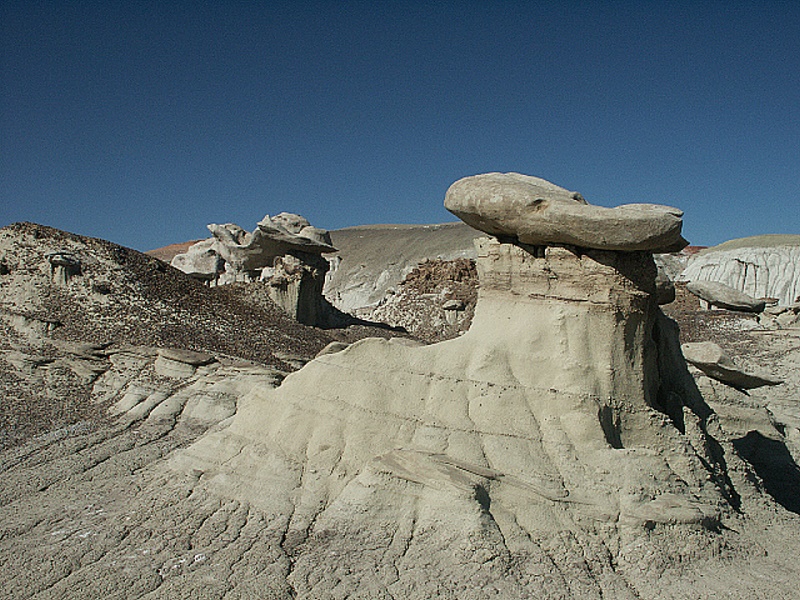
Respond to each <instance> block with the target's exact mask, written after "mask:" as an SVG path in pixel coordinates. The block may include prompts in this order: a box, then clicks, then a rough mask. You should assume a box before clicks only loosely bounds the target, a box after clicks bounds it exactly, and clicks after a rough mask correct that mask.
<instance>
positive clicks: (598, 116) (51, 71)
mask: <svg viewBox="0 0 800 600" xmlns="http://www.w3.org/2000/svg"><path fill="white" fill-rule="evenodd" d="M486 171H519V172H522V173H526V174H530V175H537V176H540V177H544V178H545V179H549V180H550V181H553V182H554V183H557V184H559V185H562V186H564V187H567V188H569V189H573V190H577V191H579V192H581V193H582V194H583V195H584V196H585V197H586V198H587V200H589V202H591V203H594V204H600V205H605V206H614V205H616V204H621V203H628V202H655V203H663V204H670V205H673V206H677V207H679V208H682V209H683V210H684V211H685V212H686V216H685V225H684V232H685V235H686V237H687V238H688V239H689V240H690V241H691V242H692V243H695V244H703V245H711V244H716V243H719V242H722V241H724V240H727V239H731V238H735V237H742V236H746V235H755V234H762V233H800V1H797V0H795V1H787V2H767V1H761V2H756V1H754V2H735V1H734V2H727V1H726V2H700V1H691V2H669V1H664V2H648V1H643V0H642V1H638V2H599V1H598V2H567V1H561V2H552V3H551V2H488V1H483V2H446V1H445V2H388V1H373V2H347V1H340V2H334V1H331V2H287V3H280V2H274V1H270V2H223V1H219V2H177V1H174V2H173V1H159V2H148V1H130V0H129V1H125V2H116V1H113V0H105V1H99V2H67V1H66V0H64V1H53V2H34V1H30V0H28V1H19V2H16V1H10V0H0V225H5V224H8V223H11V222H13V221H21V220H25V221H34V222H38V223H43V224H46V225H51V226H54V227H58V228H60V229H66V230H68V231H73V232H76V233H81V234H85V235H92V236H96V237H101V238H105V239H109V240H111V241H114V242H117V243H120V244H123V245H126V246H131V247H133V248H136V249H139V250H147V249H151V248H155V247H159V246H163V245H166V244H168V243H172V242H177V241H183V240H188V239H196V238H201V237H206V236H207V235H208V233H207V230H206V229H205V225H206V223H209V222H234V223H238V224H239V225H241V226H243V227H245V228H247V229H251V228H253V227H254V226H255V223H256V222H257V221H258V220H259V219H261V218H262V217H263V216H264V215H265V214H267V213H269V214H275V213H277V212H280V211H284V210H285V211H290V212H296V213H300V214H302V215H305V216H306V217H307V218H309V220H311V222H312V223H313V224H314V225H317V226H319V227H324V228H328V229H337V228H341V227H346V226H350V225H359V224H367V223H436V222H443V221H450V220H453V217H452V216H451V215H450V214H449V213H447V212H446V211H445V210H444V208H443V207H442V202H443V199H444V193H445V191H446V189H447V187H448V186H449V185H450V184H451V183H452V182H453V181H455V180H456V179H459V178H461V177H464V176H466V175H472V174H475V173H481V172H486Z"/></svg>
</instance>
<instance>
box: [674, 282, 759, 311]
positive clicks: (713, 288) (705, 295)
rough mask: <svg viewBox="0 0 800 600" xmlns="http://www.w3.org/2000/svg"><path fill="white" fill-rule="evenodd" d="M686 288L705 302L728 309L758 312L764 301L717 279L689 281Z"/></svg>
mask: <svg viewBox="0 0 800 600" xmlns="http://www.w3.org/2000/svg"><path fill="white" fill-rule="evenodd" d="M686 289H687V290H689V291H690V292H691V293H693V294H694V295H695V296H697V297H698V298H700V299H701V300H704V301H705V302H706V303H707V304H709V305H712V306H717V307H719V308H727V309H728V310H740V311H744V312H753V313H759V312H761V311H762V310H764V307H765V306H766V302H765V301H764V300H759V299H756V298H753V297H752V296H750V295H749V294H745V293H744V292H740V291H739V290H737V289H734V288H732V287H731V286H729V285H725V284H724V283H719V282H717V281H690V282H689V283H687V284H686Z"/></svg>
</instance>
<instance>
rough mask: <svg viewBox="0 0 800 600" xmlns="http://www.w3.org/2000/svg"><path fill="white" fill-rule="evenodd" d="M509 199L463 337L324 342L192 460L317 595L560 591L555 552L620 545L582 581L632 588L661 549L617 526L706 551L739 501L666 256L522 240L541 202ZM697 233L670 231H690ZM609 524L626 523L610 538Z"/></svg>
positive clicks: (256, 395) (179, 461) (488, 243)
mask: <svg viewBox="0 0 800 600" xmlns="http://www.w3.org/2000/svg"><path fill="white" fill-rule="evenodd" d="M519 177H520V176H515V177H512V178H510V189H511V191H512V192H513V194H512V199H511V200H510V201H509V202H510V206H511V207H516V206H517V204H518V199H519V198H521V197H520V196H519V186H518V185H517V183H518V181H519ZM548 185H552V184H548ZM456 186H458V184H456ZM552 187H554V186H552ZM498 189H499V190H500V191H501V192H502V191H503V188H502V186H499V187H498ZM537 198H538V192H537V193H536V195H535V196H534V197H533V198H531V200H536V199H537ZM521 204H524V202H521ZM478 206H479V207H480V205H478ZM531 206H533V208H531V209H530V210H536V209H535V206H537V205H536V204H535V203H533V204H532V205H531ZM648 211H652V214H653V215H655V217H654V218H655V221H656V222H663V221H665V220H666V221H669V220H670V219H671V218H672V217H675V218H677V216H676V212H675V211H673V210H672V209H661V208H658V207H653V208H652V209H644V208H636V209H634V212H636V215H635V216H636V217H637V219H639V222H640V223H646V222H648V221H649V219H650V217H648V216H647V213H648ZM491 212H492V225H491V227H492V228H495V227H498V226H499V227H501V228H502V230H503V231H502V234H501V238H502V239H501V240H496V239H484V240H483V241H480V242H479V243H478V247H477V255H478V263H477V266H478V272H479V277H480V282H481V284H480V288H479V300H478V306H477V309H476V314H475V319H474V321H473V323H472V327H471V329H470V330H469V331H468V332H467V333H466V334H465V335H463V336H461V337H459V338H456V339H453V340H450V341H446V342H442V343H439V344H434V345H430V346H423V347H409V346H406V345H400V344H396V343H391V342H387V341H385V340H378V339H367V340H362V341H360V342H357V343H355V344H353V345H351V346H349V347H348V348H346V349H344V350H342V351H339V352H335V353H326V354H323V355H321V356H319V357H318V358H316V359H315V360H313V361H311V362H310V363H309V364H308V365H306V366H305V367H304V368H303V369H302V370H300V371H298V372H296V373H294V374H292V375H290V376H289V377H287V378H286V380H285V381H284V383H283V384H282V385H281V386H280V387H279V388H277V389H274V390H269V389H264V390H254V391H253V392H252V393H251V394H250V395H249V397H248V398H246V399H245V400H244V401H242V403H241V404H240V410H239V412H238V413H237V415H236V416H235V417H234V418H233V419H232V420H231V422H230V425H229V426H228V427H227V428H225V429H223V430H220V431H219V432H217V433H214V434H211V435H208V436H206V437H205V438H203V439H202V440H201V441H199V442H198V443H196V444H194V445H193V446H192V447H191V448H189V449H187V450H186V451H185V452H184V453H182V454H180V455H178V456H175V457H174V459H173V460H172V466H173V468H175V469H177V470H179V471H184V472H186V471H188V470H197V471H198V472H202V473H203V482H204V485H205V486H207V489H209V490H211V491H213V492H214V493H217V494H220V495H223V496H229V497H234V498H236V499H237V500H238V501H239V502H247V503H249V504H250V505H252V506H257V507H259V508H260V509H261V510H264V511H268V512H269V514H271V515H273V518H274V521H273V522H274V527H275V528H276V529H277V530H282V531H283V532H284V533H283V534H282V536H283V538H282V539H283V540H284V541H283V542H282V547H283V548H284V549H285V551H286V552H287V553H288V554H289V556H290V557H291V565H292V566H291V571H290V574H289V575H288V581H289V582H290V584H291V585H292V588H293V589H294V593H296V594H297V596H299V597H308V598H310V597H319V596H322V595H324V594H325V593H326V590H330V589H332V588H334V587H336V586H339V588H337V589H341V590H342V593H344V594H345V595H348V594H349V595H364V596H370V597H430V595H436V593H435V590H437V589H441V588H444V589H447V590H451V591H452V590H458V589H467V590H468V589H476V588H479V589H481V594H480V597H484V596H485V595H488V594H489V593H490V592H492V593H496V594H498V595H500V596H502V597H521V596H524V595H526V594H528V593H532V590H534V589H537V588H536V586H537V583H536V582H538V585H539V586H540V587H539V588H538V591H540V592H541V591H543V592H544V594H545V595H547V589H548V587H547V586H548V585H549V584H548V583H547V577H548V575H547V573H548V572H549V571H548V567H547V566H546V564H550V565H553V564H556V565H557V566H556V569H557V570H560V569H562V568H565V567H566V565H565V564H563V565H562V563H561V562H560V559H559V558H557V557H554V554H553V549H554V548H556V547H558V546H559V545H560V544H567V545H570V544H577V546H578V547H582V548H583V550H582V551H583V552H589V551H590V550H589V548H590V547H591V548H594V549H593V550H591V552H600V553H604V552H612V551H610V550H609V549H608V548H610V546H604V544H610V545H611V546H614V547H615V548H616V549H615V550H613V554H614V555H615V557H614V559H613V563H614V567H611V565H610V563H609V562H608V561H604V560H602V559H600V561H599V563H596V567H595V568H597V569H600V570H601V571H602V570H604V569H609V571H608V573H609V576H608V577H602V576H600V577H593V578H591V581H590V582H588V583H587V584H586V585H587V586H588V587H587V588H586V589H583V590H580V591H578V590H575V589H573V593H572V594H571V595H572V596H574V597H607V596H609V597H611V596H613V597H625V598H633V597H638V593H639V592H640V591H642V588H641V587H640V586H642V585H644V586H645V587H646V586H647V585H648V584H642V583H641V582H637V579H636V577H635V576H625V573H628V574H629V575H633V573H635V571H636V569H637V568H639V567H637V564H638V561H639V560H640V558H641V556H640V554H639V550H637V549H635V548H642V546H637V545H636V544H634V545H631V546H626V545H625V544H621V542H619V540H621V539H630V536H633V537H636V536H642V535H647V536H648V537H649V538H650V539H651V540H652V539H654V538H652V537H650V536H656V538H657V537H658V536H662V537H663V539H664V540H667V539H673V538H670V536H671V535H672V533H671V532H673V531H674V528H676V527H678V528H685V534H682V535H685V536H687V538H686V539H692V540H694V541H693V542H689V546H692V544H698V546H697V547H698V548H699V547H700V546H703V545H705V544H708V543H710V540H711V538H712V537H713V536H714V535H716V534H715V533H713V532H714V531H716V530H717V529H718V528H719V526H720V523H721V520H722V519H723V518H724V517H725V516H726V515H729V514H731V512H732V511H733V510H734V506H733V504H735V502H734V500H733V499H732V498H733V496H732V495H731V489H730V484H729V481H728V479H727V475H726V471H725V464H724V462H723V461H722V455H721V454H720V452H719V450H718V449H717V448H718V445H717V444H716V442H715V441H714V439H713V438H712V437H711V436H710V435H709V434H708V433H707V429H708V423H707V422H706V419H707V417H708V416H709V414H710V411H709V410H708V407H707V406H705V404H704V403H703V401H702V399H701V398H700V397H699V396H698V394H697V391H696V389H695V388H694V386H693V384H692V380H691V377H690V376H689V375H688V372H687V371H686V367H685V363H684V362H683V359H682V357H681V355H680V350H679V346H678V341H677V335H676V332H675V328H674V326H673V325H671V323H670V322H669V321H668V320H667V319H666V318H665V317H663V315H662V314H661V313H660V312H659V310H658V307H657V304H656V299H655V294H656V286H655V276H656V267H655V264H654V262H653V258H652V254H651V252H649V251H645V250H632V251H619V250H598V249H591V248H586V247H581V248H578V247H574V246H571V247H562V246H556V245H547V246H544V247H536V248H534V247H532V246H528V245H526V244H523V243H521V242H519V241H518V240H520V239H522V238H525V239H531V238H529V237H527V236H528V233H530V229H529V228H528V226H527V223H528V221H527V220H526V219H525V218H524V217H520V218H519V219H518V218H517V217H512V218H511V219H510V223H505V222H504V221H503V220H502V219H499V218H497V217H496V215H497V214H499V213H501V212H502V211H501V210H500V208H499V207H498V205H497V203H495V204H493V205H492V206H491ZM509 212H512V211H510V210H509ZM561 214H562V213H558V215H557V217H556V220H557V221H558V222H559V223H561V221H560V219H561V216H560V215H561ZM616 214H617V213H609V214H608V216H609V218H612V223H611V228H612V229H613V228H614V226H615V225H614V224H615V223H616V221H613V219H616V216H613V215H616ZM664 215H669V218H666V217H665V216H664ZM473 216H474V218H475V219H480V218H482V217H481V215H480V214H477V215H473ZM469 218H470V219H471V220H473V217H469ZM520 223H521V225H520V226H521V227H522V228H523V229H524V231H516V230H515V229H514V228H515V227H516V226H517V224H520ZM498 224H499V225H498ZM560 226H561V225H559V227H560ZM598 227H599V229H598V231H605V230H606V229H604V228H603V227H602V223H598ZM679 230H680V225H679V224H678V226H677V227H671V232H672V233H670V234H669V238H665V237H664V236H663V235H662V234H661V233H659V234H658V235H657V236H655V237H657V238H658V241H657V242H652V243H653V244H654V245H656V246H658V247H661V246H664V245H670V244H672V243H674V242H675V239H674V236H675V235H676V233H675V231H678V232H679ZM642 232H643V234H644V235H643V236H642V239H644V240H653V239H655V238H653V237H651V236H648V235H646V232H644V230H642ZM662 233H663V232H662ZM512 239H513V240H514V243H511V241H510V240H512ZM564 239H573V238H571V237H566V238H564ZM537 241H541V240H538V239H537ZM629 241H630V240H629ZM627 243H628V242H626V244H627ZM630 243H633V244H635V245H638V244H639V243H645V244H646V245H649V244H651V242H633V241H631V242H630ZM613 244H614V245H617V243H616V242H614V243H613ZM565 530H566V531H569V532H570V533H569V540H567V539H565V538H564V537H563V533H564V531H565ZM597 530H602V531H604V532H605V534H604V535H605V536H606V538H607V537H608V535H610V536H611V537H612V538H614V539H617V540H618V541H617V542H596V541H592V540H593V539H594V538H593V535H594V534H593V533H592V532H593V531H597ZM612 532H613V533H612ZM637 532H638V533H637ZM645 532H650V533H645ZM643 540H644V538H640V541H641V543H645V542H644V541H643ZM597 543H599V546H597V545H594V544H597ZM649 543H651V542H647V543H646V544H645V545H647V544H649ZM617 544H621V545H617ZM669 544H670V543H669V542H665V545H664V546H662V549H664V550H666V548H667V547H669ZM546 549H549V550H546ZM670 551H672V552H677V553H678V554H680V553H681V552H685V551H688V552H689V553H692V552H694V550H690V549H688V547H686V548H683V549H681V550H679V549H677V548H673V549H672V550H670ZM564 555H565V556H567V555H570V551H566V550H565V554H564ZM543 556H548V558H547V559H543ZM332 557H335V560H332ZM567 560H571V559H567ZM679 560H680V559H679ZM543 561H545V562H543ZM420 565H425V567H424V569H423V568H421V567H420ZM541 569H544V575H543V577H544V580H542V579H537V576H536V575H535V573H537V572H540V573H541ZM611 569H613V570H615V572H616V574H615V575H614V576H611V575H610V570H611ZM620 574H622V577H621V578H620ZM337 582H338V583H337ZM572 585H573V584H572V583H570V584H569V587H570V588H571V589H572ZM637 588H638V589H639V592H637ZM475 597H478V596H475Z"/></svg>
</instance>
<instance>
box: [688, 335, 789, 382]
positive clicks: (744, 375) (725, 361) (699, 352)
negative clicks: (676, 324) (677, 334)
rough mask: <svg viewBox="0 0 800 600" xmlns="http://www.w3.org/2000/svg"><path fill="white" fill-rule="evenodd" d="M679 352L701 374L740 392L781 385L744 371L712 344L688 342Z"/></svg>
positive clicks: (777, 380) (774, 379) (773, 379)
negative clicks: (681, 352)
mask: <svg viewBox="0 0 800 600" xmlns="http://www.w3.org/2000/svg"><path fill="white" fill-rule="evenodd" d="M681 350H682V351H683V356H684V358H685V359H686V361H687V362H689V363H691V364H693V365H694V366H695V367H697V368H698V369H700V370H701V371H702V372H703V373H705V374H706V375H708V376H709V377H711V378H712V379H716V380H717V381H721V382H722V383H726V384H728V385H730V386H732V387H735V388H738V389H740V390H750V389H753V388H758V387H762V386H765V385H780V384H781V383H783V381H782V380H780V379H776V378H774V377H770V376H769V375H766V374H761V373H753V372H747V371H745V370H744V369H742V368H741V367H739V366H738V365H737V364H736V363H735V362H734V361H733V359H732V358H731V357H730V356H728V355H727V354H725V351H724V350H723V349H722V348H720V347H719V346H718V345H717V344H715V343H714V342H690V343H686V344H683V345H682V346H681Z"/></svg>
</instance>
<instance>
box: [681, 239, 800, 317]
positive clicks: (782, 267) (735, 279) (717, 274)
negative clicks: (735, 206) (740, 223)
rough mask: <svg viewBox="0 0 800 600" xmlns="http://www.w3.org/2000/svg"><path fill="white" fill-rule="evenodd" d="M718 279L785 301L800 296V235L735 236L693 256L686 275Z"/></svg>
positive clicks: (686, 277) (758, 295)
mask: <svg viewBox="0 0 800 600" xmlns="http://www.w3.org/2000/svg"><path fill="white" fill-rule="evenodd" d="M681 278H682V279H683V280H686V281H715V282H719V283H722V284H725V285H728V286H730V287H732V288H734V289H737V290H739V291H740V292H742V293H745V294H749V295H750V296H753V297H754V298H777V299H778V302H779V303H780V304H781V305H784V306H786V305H789V304H792V303H794V302H797V298H798V297H800V236H791V235H766V236H756V237H751V238H743V239H740V240H731V241H730V242H725V243H724V244H721V245H719V246H715V247H713V248H708V249H707V250H704V251H702V252H700V253H698V254H697V255H695V256H693V257H692V258H691V259H690V261H689V263H688V265H687V267H686V270H685V271H684V273H683V275H682V277H681Z"/></svg>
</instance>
